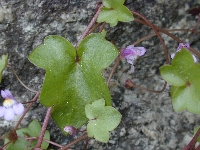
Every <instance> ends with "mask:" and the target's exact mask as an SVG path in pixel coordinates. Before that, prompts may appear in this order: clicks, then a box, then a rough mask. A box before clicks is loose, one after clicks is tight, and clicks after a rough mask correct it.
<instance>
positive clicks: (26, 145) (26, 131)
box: [4, 120, 50, 150]
mask: <svg viewBox="0 0 200 150" xmlns="http://www.w3.org/2000/svg"><path fill="white" fill-rule="evenodd" d="M40 131H41V125H40V124H39V122H38V121H37V120H33V121H32V122H31V123H30V124H29V125H28V127H27V128H21V129H18V130H17V131H16V132H17V136H18V137H20V138H18V139H17V141H15V143H10V144H9V145H8V147H7V148H6V150H18V149H19V150H25V149H26V150H31V149H32V148H35V147H36V145H37V141H38V139H35V140H26V139H24V138H23V137H39V135H40ZM44 138H45V139H47V140H50V134H49V131H48V130H46V131H45V134H44ZM8 142H9V139H7V138H6V139H5V141H4V144H6V143H8ZM48 146H49V143H47V142H44V141H43V142H42V145H41V148H42V149H47V147H48Z"/></svg>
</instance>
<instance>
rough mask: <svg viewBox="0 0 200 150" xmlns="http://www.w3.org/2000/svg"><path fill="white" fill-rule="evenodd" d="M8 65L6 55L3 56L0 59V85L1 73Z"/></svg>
mask: <svg viewBox="0 0 200 150" xmlns="http://www.w3.org/2000/svg"><path fill="white" fill-rule="evenodd" d="M7 64H8V55H3V56H2V58H1V59H0V83H1V80H2V73H3V70H4V69H5V67H6V66H7Z"/></svg>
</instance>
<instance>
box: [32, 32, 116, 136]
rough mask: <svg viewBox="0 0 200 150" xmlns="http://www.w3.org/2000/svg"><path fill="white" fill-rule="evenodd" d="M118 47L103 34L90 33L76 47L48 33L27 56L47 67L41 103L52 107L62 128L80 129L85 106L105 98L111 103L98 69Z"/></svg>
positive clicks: (85, 119) (110, 58)
mask: <svg viewBox="0 0 200 150" xmlns="http://www.w3.org/2000/svg"><path fill="white" fill-rule="evenodd" d="M117 55H118V50H117V49H116V48H115V46H114V45H113V44H111V43H110V42H108V41H106V40H105V38H104V37H103V36H102V34H100V33H98V34H90V35H89V36H87V37H86V38H85V39H84V40H83V41H82V42H81V43H80V45H79V47H78V48H77V55H76V50H75V48H74V47H73V46H72V44H71V43H70V42H69V41H67V40H66V39H65V38H63V37H60V36H48V37H46V38H45V40H44V44H42V45H40V46H38V47H36V48H35V49H34V50H33V52H32V53H31V54H30V56H29V60H30V61H31V62H32V63H34V64H35V65H37V66H39V67H41V68H44V69H45V70H46V76H45V80H44V84H43V86H42V90H41V95H40V102H41V103H42V104H43V105H44V106H46V107H51V106H54V107H53V109H52V113H51V115H52V118H53V120H54V121H55V122H56V124H57V125H58V126H59V128H60V129H61V130H62V131H63V133H64V134H67V133H66V132H65V131H64V127H66V126H73V127H75V128H80V127H81V126H82V125H83V124H85V123H86V122H87V118H86V116H85V113H83V112H84V109H85V105H86V104H88V103H92V102H93V101H94V100H95V99H100V98H104V99H105V103H106V105H111V104H112V102H111V96H110V91H109V89H108V87H107V85H106V83H105V80H104V78H103V77H102V74H101V71H102V69H104V68H106V67H107V66H108V65H110V64H111V63H112V61H113V60H114V59H115V58H116V57H117Z"/></svg>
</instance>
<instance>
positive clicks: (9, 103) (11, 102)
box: [3, 99, 15, 107]
mask: <svg viewBox="0 0 200 150" xmlns="http://www.w3.org/2000/svg"><path fill="white" fill-rule="evenodd" d="M14 104H15V100H12V99H6V100H4V102H3V106H4V107H12V106H13V105H14Z"/></svg>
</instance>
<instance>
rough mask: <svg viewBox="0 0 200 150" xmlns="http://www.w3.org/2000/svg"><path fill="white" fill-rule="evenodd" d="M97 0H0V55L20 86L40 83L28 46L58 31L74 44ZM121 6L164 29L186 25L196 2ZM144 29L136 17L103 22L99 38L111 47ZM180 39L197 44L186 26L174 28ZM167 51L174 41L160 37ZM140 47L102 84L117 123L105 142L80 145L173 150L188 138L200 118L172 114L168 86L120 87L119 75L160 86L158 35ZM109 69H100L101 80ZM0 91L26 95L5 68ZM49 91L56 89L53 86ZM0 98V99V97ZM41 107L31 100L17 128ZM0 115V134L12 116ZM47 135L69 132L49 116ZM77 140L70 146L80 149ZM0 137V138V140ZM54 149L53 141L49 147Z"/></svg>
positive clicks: (135, 0)
mask: <svg viewBox="0 0 200 150" xmlns="http://www.w3.org/2000/svg"><path fill="white" fill-rule="evenodd" d="M97 2H98V1H97V0H87V1H80V0H28V1H25V0H9V1H8V0H1V1H0V56H1V55H2V54H8V55H9V64H11V65H13V67H14V69H15V70H16V72H17V74H18V76H19V78H20V79H21V80H22V81H23V82H24V84H25V85H27V86H28V87H31V88H32V89H35V90H40V89H41V84H42V82H43V78H44V75H45V71H44V70H42V69H39V68H37V67H35V66H34V65H33V64H31V63H30V62H29V61H28V59H27V57H28V55H29V54H30V52H31V51H32V49H33V48H34V47H36V46H37V45H39V44H41V43H42V42H43V39H44V37H45V36H47V35H61V36H63V37H65V38H67V39H68V40H69V41H71V42H72V43H73V44H76V42H77V40H78V39H79V38H80V36H81V33H82V32H83V31H84V29H85V28H86V26H87V24H88V23H89V21H90V20H91V18H92V16H93V15H94V12H95V10H94V7H95V5H96V3H97ZM126 5H127V7H129V8H130V9H131V10H134V11H137V12H139V13H141V14H143V15H144V16H145V17H146V18H147V19H149V20H150V21H151V22H152V23H153V24H155V25H157V26H160V27H162V28H166V29H173V28H184V29H192V28H193V27H194V26H195V24H196V21H197V17H194V16H192V15H190V14H187V10H188V9H190V8H192V7H195V6H197V5H200V1H199V0H190V1H189V0H182V1H169V0H152V1H149V0H127V1H126ZM151 32H152V30H151V29H150V28H149V27H146V26H144V25H141V24H139V23H136V22H132V23H119V24H118V25H117V26H116V27H112V28H108V34H107V39H109V40H111V41H114V43H115V44H116V45H117V47H118V48H124V47H126V46H127V45H130V44H131V43H133V42H135V41H137V40H138V39H139V38H142V37H144V36H146V35H148V34H149V33H151ZM175 35H176V36H178V37H179V38H180V39H181V40H183V41H185V42H189V43H190V44H191V46H192V47H193V48H196V49H200V43H199V36H197V35H194V34H191V33H187V32H175ZM162 37H163V38H164V40H165V43H166V44H167V48H168V50H169V52H170V53H172V52H174V51H175V50H176V47H177V45H178V43H177V42H176V41H174V40H172V39H171V38H169V37H168V36H165V35H162ZM139 45H140V46H144V47H145V48H146V49H147V53H146V55H145V56H143V57H141V58H139V59H138V60H137V62H136V64H135V67H136V68H135V72H134V73H133V74H131V72H130V65H129V64H127V62H126V61H125V60H122V61H121V62H120V64H119V66H118V67H117V70H116V72H115V74H114V76H113V78H112V80H111V83H110V90H111V94H112V98H113V102H114V106H115V107H116V108H118V110H119V111H120V112H121V114H122V116H123V118H122V122H121V124H120V125H119V126H118V127H117V129H115V130H114V131H113V132H112V133H111V138H110V141H109V142H108V143H107V144H102V143H99V142H96V141H95V140H90V142H89V146H88V149H98V150H101V149H115V150H173V149H181V148H183V147H184V146H185V145H186V144H187V143H188V142H189V141H190V140H191V138H192V136H193V128H194V127H195V126H196V125H198V124H200V122H199V118H200V117H199V116H198V115H194V114H191V113H188V112H186V111H185V112H181V113H175V112H174V111H173V108H172V105H171V99H170V96H169V90H170V86H169V85H168V86H167V88H166V90H165V91H164V92H162V93H160V94H155V93H150V92H146V91H143V90H140V89H126V88H125V86H124V83H125V80H126V79H131V80H132V81H134V82H135V83H136V84H141V85H143V86H145V87H147V88H149V89H155V90H160V89H162V87H163V84H164V81H163V80H162V78H161V77H160V75H159V67H160V66H162V65H163V64H164V63H165V57H164V53H163V48H162V46H161V44H160V42H159V40H158V38H156V37H153V38H151V39H149V40H146V41H144V42H142V43H140V44H139ZM111 69H112V68H111V67H109V68H108V69H106V70H105V71H104V73H103V74H104V76H105V77H106V78H107V77H108V75H109V72H110V70H111ZM3 75H4V76H3V81H2V83H1V84H0V89H9V90H10V91H12V93H13V95H15V96H16V98H17V99H18V100H20V101H21V102H27V101H29V100H30V99H32V98H33V96H34V95H33V93H31V92H29V91H27V90H26V89H25V88H24V87H23V86H21V85H20V83H19V82H18V81H17V79H16V78H15V76H14V75H13V73H12V71H11V69H10V68H9V67H8V68H7V69H6V70H5V71H4V74H3ZM55 92H56V91H55ZM2 101H3V99H2V98H1V102H2ZM45 111H46V108H44V107H43V106H41V104H39V103H37V104H34V107H32V109H31V111H30V112H29V113H28V114H27V115H26V116H25V119H24V120H23V121H22V125H21V127H24V126H27V124H28V123H29V122H30V121H31V120H33V119H35V118H36V119H38V120H39V121H41V122H42V121H43V118H44V115H45ZM18 119H19V118H16V119H15V120H14V121H12V122H7V121H4V120H3V119H0V135H4V133H6V132H8V131H9V130H10V129H11V128H12V127H13V126H14V125H15V124H16V122H17V120H18ZM48 129H49V131H50V132H51V140H52V141H55V142H58V143H60V144H67V143H69V141H71V140H73V139H72V137H66V136H64V135H63V134H62V133H61V132H60V130H59V129H58V128H57V127H56V125H55V123H54V122H53V121H50V123H49V126H48ZM83 142H85V141H82V142H79V143H78V144H77V145H75V146H73V147H72V149H76V150H79V149H83ZM2 145H3V141H2V140H1V141H0V146H2ZM52 148H53V149H56V148H55V147H52Z"/></svg>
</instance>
